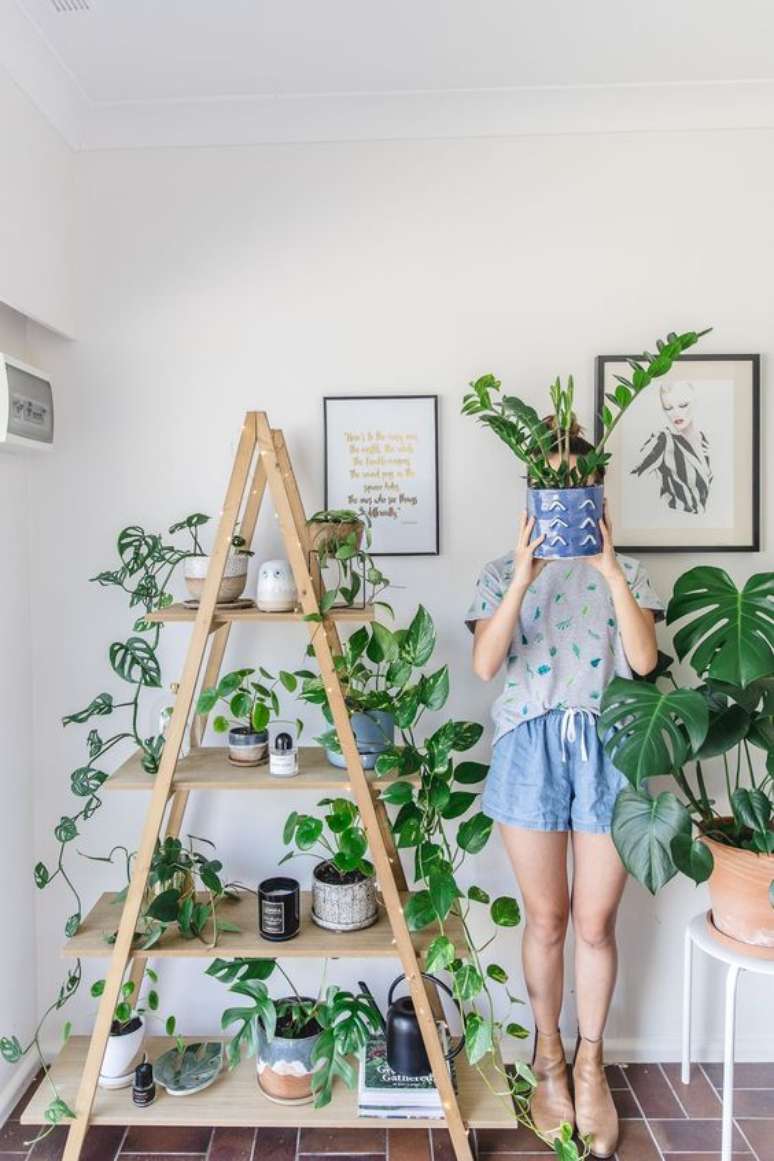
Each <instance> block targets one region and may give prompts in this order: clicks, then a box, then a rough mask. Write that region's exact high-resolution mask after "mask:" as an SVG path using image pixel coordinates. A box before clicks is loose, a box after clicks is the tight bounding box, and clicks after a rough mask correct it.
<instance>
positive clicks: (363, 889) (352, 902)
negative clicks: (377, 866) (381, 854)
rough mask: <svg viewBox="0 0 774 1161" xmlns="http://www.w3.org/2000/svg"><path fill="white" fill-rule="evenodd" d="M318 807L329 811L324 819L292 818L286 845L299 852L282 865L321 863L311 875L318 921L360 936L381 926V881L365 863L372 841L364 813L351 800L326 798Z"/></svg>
mask: <svg viewBox="0 0 774 1161" xmlns="http://www.w3.org/2000/svg"><path fill="white" fill-rule="evenodd" d="M317 805H318V806H325V807H327V808H328V811H327V814H326V815H325V817H324V819H320V818H316V817H315V816H314V815H311V814H299V813H298V812H297V811H295V810H294V811H293V812H292V813H291V814H289V815H288V818H287V820H286V822H285V828H284V830H283V833H282V839H283V842H284V843H285V844H286V845H290V844H293V845H294V846H295V848H296V849H295V850H291V851H288V852H287V854H285V855H284V856H283V858H282V859H281V860H280V863H285V862H287V861H288V859H292V858H295V857H297V856H298V855H300V854H303V855H306V854H311V855H312V857H313V858H317V860H318V862H317V864H316V866H315V868H314V871H313V872H312V876H313V882H312V919H313V921H314V922H315V923H316V924H317V925H318V927H325V928H327V929H328V930H329V931H360V930H361V928H363V927H370V926H371V924H372V923H375V922H376V918H377V915H378V910H377V903H376V877H375V874H374V868H373V864H372V863H371V862H370V861H369V860H368V859H367V858H366V852H367V850H368V840H367V839H366V836H365V831H364V830H363V828H362V827H361V826H360V814H359V811H358V809H357V807H356V806H355V804H354V803H353V802H351V801H350V800H349V799H348V798H323V799H321V800H320V801H319V802H318V804H317ZM326 827H327V830H328V833H327V834H326V833H325V828H326ZM314 848H316V850H315V849H314Z"/></svg>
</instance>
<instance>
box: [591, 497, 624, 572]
mask: <svg viewBox="0 0 774 1161" xmlns="http://www.w3.org/2000/svg"><path fill="white" fill-rule="evenodd" d="M599 531H600V533H601V534H602V551H601V552H600V553H599V555H598V556H589V557H587V558H586V559H587V560H588V563H589V564H590V565H591V566H592V568H595V569H596V570H597V572H599V573H601V574H602V576H603V577H604V578H605V580H606V581H607V582H608V584H609V583H610V581H612V580H615V578H616V577H617V576H620V575H622V574H621V566H620V564H619V563H618V561H617V560H616V555H615V549H614V548H613V528H612V525H611V523H610V517H609V516H608V514H607V504H605V514H604V516H603V517H602V519H601V520H600V521H599Z"/></svg>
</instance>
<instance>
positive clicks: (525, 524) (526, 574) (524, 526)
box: [511, 511, 546, 591]
mask: <svg viewBox="0 0 774 1161" xmlns="http://www.w3.org/2000/svg"><path fill="white" fill-rule="evenodd" d="M534 528H535V517H534V516H530V518H529V519H527V513H526V511H524V512H522V514H521V522H520V524H519V535H518V538H517V540H516V551H515V553H514V556H513V580H512V581H511V584H513V585H514V586H515V587H516V588H518V589H521V590H522V591H523V590H525V589H527V588H529V586H530V585H531V584H532V583H533V581H535V580H536V579H537V578H538V577H539V576H540V574H541V572H542V571H543V569H544V568H545V566H546V561H545V560H541V559H540V557H538V558H536V557H535V549H536V548H537V547H538V545H540V544H542V543H543V541H544V540H545V533H544V534H543V535H542V536H537V537H536V538H535V539H534V540H532V533H533V531H534Z"/></svg>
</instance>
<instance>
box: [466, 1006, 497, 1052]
mask: <svg viewBox="0 0 774 1161" xmlns="http://www.w3.org/2000/svg"><path fill="white" fill-rule="evenodd" d="M492 1042H493V1029H492V1022H491V1020H486V1019H485V1018H484V1017H483V1016H481V1015H480V1014H479V1013H478V1012H467V1013H466V1015H465V1052H466V1054H467V1057H468V1060H469V1061H470V1063H471V1064H478V1062H479V1060H482V1059H483V1057H484V1056H486V1054H487V1052H490V1051H491V1049H492Z"/></svg>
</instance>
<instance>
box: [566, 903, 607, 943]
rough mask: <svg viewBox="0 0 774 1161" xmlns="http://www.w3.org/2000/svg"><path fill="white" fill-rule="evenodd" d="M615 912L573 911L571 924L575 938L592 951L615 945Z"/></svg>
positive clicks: (576, 909) (575, 909)
mask: <svg viewBox="0 0 774 1161" xmlns="http://www.w3.org/2000/svg"><path fill="white" fill-rule="evenodd" d="M615 921H616V912H615V911H613V912H610V911H602V912H600V911H593V910H591V911H587V910H581V909H578V908H574V909H573V913H572V924H573V927H574V928H575V938H576V939H578V940H580V942H581V943H585V945H586V946H587V947H590V948H592V949H593V950H599V949H601V948H605V947H610V945H611V944H614V943H615Z"/></svg>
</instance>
